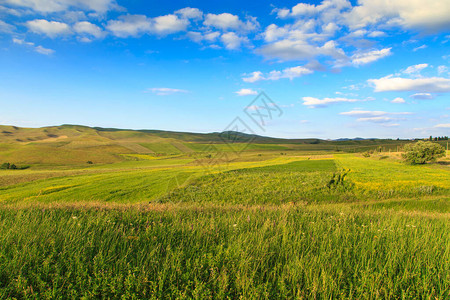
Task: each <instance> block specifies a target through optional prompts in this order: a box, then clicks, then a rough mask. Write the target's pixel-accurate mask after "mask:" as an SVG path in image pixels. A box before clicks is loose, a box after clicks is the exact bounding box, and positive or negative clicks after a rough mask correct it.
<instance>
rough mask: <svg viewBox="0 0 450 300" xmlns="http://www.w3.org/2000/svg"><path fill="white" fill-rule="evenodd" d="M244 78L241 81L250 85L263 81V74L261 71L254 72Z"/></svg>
mask: <svg viewBox="0 0 450 300" xmlns="http://www.w3.org/2000/svg"><path fill="white" fill-rule="evenodd" d="M245 76H246V77H243V78H242V80H244V81H245V82H250V83H253V82H257V81H259V80H264V79H265V78H264V76H263V73H262V72H261V71H255V72H252V73H250V74H246V75H245Z"/></svg>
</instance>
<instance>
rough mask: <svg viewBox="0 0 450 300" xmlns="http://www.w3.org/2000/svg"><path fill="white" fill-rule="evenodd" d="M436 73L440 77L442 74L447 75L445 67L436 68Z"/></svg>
mask: <svg viewBox="0 0 450 300" xmlns="http://www.w3.org/2000/svg"><path fill="white" fill-rule="evenodd" d="M437 71H438V74H439V75H441V74H443V73H447V74H448V73H449V72H448V68H447V66H438V69H437Z"/></svg>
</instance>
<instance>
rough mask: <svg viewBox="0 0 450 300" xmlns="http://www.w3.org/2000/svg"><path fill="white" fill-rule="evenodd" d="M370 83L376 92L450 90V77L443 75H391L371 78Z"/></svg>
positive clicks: (435, 91) (433, 91) (436, 91)
mask: <svg viewBox="0 0 450 300" xmlns="http://www.w3.org/2000/svg"><path fill="white" fill-rule="evenodd" d="M368 82H369V84H371V85H373V86H374V90H375V92H404V91H413V92H419V93H442V92H450V79H447V78H442V77H429V78H414V79H411V78H402V77H394V76H393V75H389V76H386V77H383V78H380V79H369V80H368Z"/></svg>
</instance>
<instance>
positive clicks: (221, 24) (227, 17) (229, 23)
mask: <svg viewBox="0 0 450 300" xmlns="http://www.w3.org/2000/svg"><path fill="white" fill-rule="evenodd" d="M203 24H204V25H205V26H208V27H214V28H217V29H220V30H224V31H228V30H240V31H245V30H247V31H251V30H255V29H257V28H258V27H259V23H258V21H256V18H252V17H249V18H248V19H247V21H245V22H244V21H242V20H240V19H239V17H238V16H236V15H232V14H230V13H222V14H218V15H216V14H207V15H206V17H205V21H204V22H203Z"/></svg>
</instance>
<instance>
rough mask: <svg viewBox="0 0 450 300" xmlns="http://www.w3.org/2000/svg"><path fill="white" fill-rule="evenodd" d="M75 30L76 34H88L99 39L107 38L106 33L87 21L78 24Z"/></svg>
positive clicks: (74, 27)
mask: <svg viewBox="0 0 450 300" xmlns="http://www.w3.org/2000/svg"><path fill="white" fill-rule="evenodd" d="M73 30H75V32H76V33H79V34H88V35H91V36H93V37H96V38H98V39H99V38H102V37H104V36H105V33H104V32H103V31H102V29H101V28H100V27H98V26H97V25H95V24H92V23H90V22H87V21H83V22H77V23H76V24H75V25H74V26H73Z"/></svg>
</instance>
